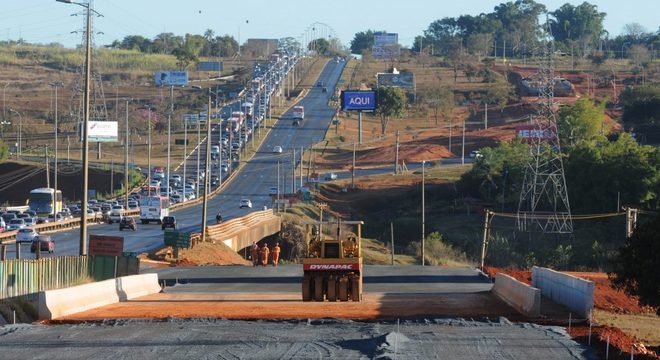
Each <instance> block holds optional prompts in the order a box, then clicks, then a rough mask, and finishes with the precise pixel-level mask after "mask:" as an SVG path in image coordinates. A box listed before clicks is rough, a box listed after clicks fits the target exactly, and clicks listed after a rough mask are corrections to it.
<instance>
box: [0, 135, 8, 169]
mask: <svg viewBox="0 0 660 360" xmlns="http://www.w3.org/2000/svg"><path fill="white" fill-rule="evenodd" d="M7 158H9V146H7V144H6V143H5V142H4V141H2V140H1V139H0V163H1V162H4V161H5V160H7Z"/></svg>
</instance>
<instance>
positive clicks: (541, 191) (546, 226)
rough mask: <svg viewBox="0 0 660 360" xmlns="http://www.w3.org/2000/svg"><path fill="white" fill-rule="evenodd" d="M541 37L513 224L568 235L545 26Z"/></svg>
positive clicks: (549, 42)
mask: <svg viewBox="0 0 660 360" xmlns="http://www.w3.org/2000/svg"><path fill="white" fill-rule="evenodd" d="M545 40H546V44H545V45H546V46H543V56H542V58H541V64H540V66H539V72H538V73H537V75H536V80H537V81H538V88H539V98H538V102H539V111H538V114H537V116H535V117H533V120H534V121H533V124H534V130H535V131H534V133H535V135H534V136H532V137H531V138H530V140H531V141H530V152H531V155H532V157H531V160H530V162H529V164H527V167H526V169H525V178H524V180H523V185H522V188H521V191H520V201H519V203H518V217H517V225H518V230H519V231H540V232H542V233H543V234H571V233H572V232H573V220H572V218H571V207H570V204H569V201H568V188H567V187H566V178H565V176H564V164H563V162H562V154H561V146H560V144H559V133H558V128H557V104H556V103H555V99H554V85H555V73H554V64H553V58H552V57H553V53H554V43H553V40H552V34H551V33H550V31H549V29H548V32H547V37H546V39H545Z"/></svg>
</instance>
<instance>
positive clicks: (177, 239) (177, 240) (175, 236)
mask: <svg viewBox="0 0 660 360" xmlns="http://www.w3.org/2000/svg"><path fill="white" fill-rule="evenodd" d="M190 237H191V234H190V233H189V232H181V231H175V230H165V234H164V239H163V240H164V242H165V245H166V246H173V247H178V248H189V247H190Z"/></svg>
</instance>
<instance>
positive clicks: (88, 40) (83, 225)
mask: <svg viewBox="0 0 660 360" xmlns="http://www.w3.org/2000/svg"><path fill="white" fill-rule="evenodd" d="M56 1H58V2H63V3H67V4H76V5H79V6H82V7H84V8H85V10H86V20H87V21H86V26H85V27H86V29H85V30H86V32H85V90H84V93H83V113H84V115H83V131H82V137H83V155H82V170H83V171H82V172H83V181H82V194H81V196H82V201H81V216H80V249H79V251H80V255H81V256H84V255H87V179H88V178H89V159H88V155H89V149H88V145H89V142H88V140H87V125H88V124H89V92H90V82H91V77H92V72H91V66H92V22H91V17H92V16H91V14H92V9H91V5H90V3H86V4H83V3H76V2H72V1H71V0H56Z"/></svg>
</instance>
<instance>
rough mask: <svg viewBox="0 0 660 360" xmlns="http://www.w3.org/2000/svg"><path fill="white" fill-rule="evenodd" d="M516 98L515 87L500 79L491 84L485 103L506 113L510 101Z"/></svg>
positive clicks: (485, 96)
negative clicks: (505, 109)
mask: <svg viewBox="0 0 660 360" xmlns="http://www.w3.org/2000/svg"><path fill="white" fill-rule="evenodd" d="M515 98H516V91H515V89H514V88H513V85H511V84H509V83H508V82H506V81H505V80H504V79H499V80H497V81H496V82H494V83H492V84H489V86H488V90H486V94H485V95H484V102H486V103H488V104H492V105H496V106H497V108H499V109H500V112H503V111H504V108H505V107H506V105H507V104H508V103H509V101H511V100H514V99H515Z"/></svg>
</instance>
